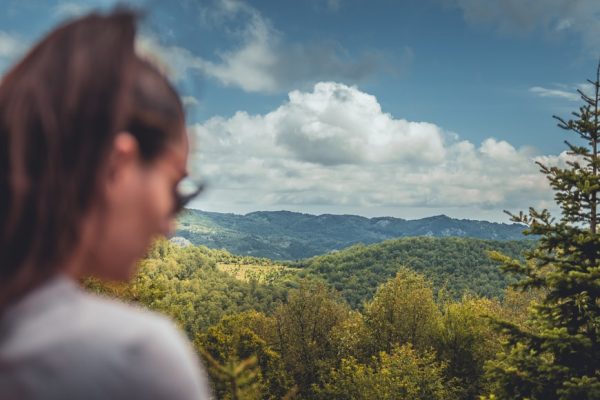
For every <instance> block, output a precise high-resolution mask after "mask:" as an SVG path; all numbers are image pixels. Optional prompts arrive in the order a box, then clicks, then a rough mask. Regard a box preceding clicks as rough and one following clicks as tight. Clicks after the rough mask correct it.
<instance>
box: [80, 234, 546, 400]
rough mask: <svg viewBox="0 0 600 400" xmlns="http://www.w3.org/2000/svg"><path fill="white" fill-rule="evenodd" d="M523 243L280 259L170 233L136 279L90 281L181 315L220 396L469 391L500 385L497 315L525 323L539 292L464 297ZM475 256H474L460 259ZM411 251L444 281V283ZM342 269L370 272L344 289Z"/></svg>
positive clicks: (428, 244) (409, 242)
mask: <svg viewBox="0 0 600 400" xmlns="http://www.w3.org/2000/svg"><path fill="white" fill-rule="evenodd" d="M523 243H526V242H491V241H482V240H477V239H456V238H443V239H431V238H406V239H399V240H393V241H387V242H384V243H382V244H376V245H371V246H355V247H352V248H349V249H347V250H345V251H340V252H338V253H334V254H330V255H327V256H322V257H317V258H313V259H309V260H306V261H304V262H300V263H297V264H294V265H279V264H276V263H274V262H272V261H270V260H268V259H257V258H252V257H241V256H235V255H232V254H230V253H228V252H226V251H224V250H212V249H208V248H206V247H202V246H187V247H181V246H179V245H176V244H173V243H171V242H169V241H167V240H159V241H157V242H156V243H155V245H154V247H153V248H152V250H151V251H150V252H149V254H148V256H147V257H146V258H145V259H144V260H143V261H142V262H141V263H140V265H139V272H138V274H137V276H136V278H135V280H134V281H133V282H131V283H130V284H129V285H126V286H125V285H110V284H100V283H99V282H97V281H95V280H88V281H87V282H86V285H87V287H88V288H89V289H90V290H93V291H96V292H98V293H102V294H106V295H110V296H115V297H119V298H121V299H123V300H126V301H131V302H136V303H138V304H143V305H144V306H146V307H148V308H150V309H153V310H156V311H159V312H162V313H165V314H167V315H170V316H171V317H172V318H174V319H175V320H176V321H177V322H178V324H179V325H180V326H181V328H182V329H183V330H184V331H185V332H186V334H187V335H188V337H189V338H190V340H191V341H192V342H193V343H194V345H195V347H196V349H197V351H198V353H199V355H200V356H201V357H202V358H203V359H204V361H205V365H206V366H207V367H208V371H209V373H210V376H211V380H212V382H213V384H214V390H215V394H216V395H217V398H235V396H237V398H241V399H259V398H266V399H280V398H283V397H285V396H286V395H287V396H288V398H298V399H301V398H323V399H331V398H340V399H355V398H361V399H363V398H364V399H376V398H382V399H383V398H406V399H470V398H477V397H476V395H477V394H479V393H481V392H482V390H484V388H486V387H487V386H486V385H489V382H486V378H485V373H484V372H485V371H484V364H485V362H486V361H487V360H490V359H492V358H493V356H494V355H495V353H496V352H497V351H499V350H500V342H499V335H498V333H496V332H495V331H494V330H493V328H492V326H491V324H490V320H489V316H492V315H493V316H502V317H503V318H505V319H507V320H508V321H512V322H515V323H519V324H524V319H525V314H526V311H527V307H528V305H529V303H530V302H531V301H532V300H535V299H537V298H539V296H536V295H535V294H534V293H536V292H534V291H532V292H528V293H526V294H524V293H520V292H517V291H514V290H511V289H507V288H506V282H505V281H504V280H501V279H499V280H496V281H494V282H495V286H494V288H493V291H494V292H495V293H499V294H500V296H496V297H495V298H488V297H484V296H480V295H477V294H475V290H467V291H465V294H464V295H462V296H461V297H457V295H456V294H457V293H458V292H459V291H460V290H461V288H463V287H464V286H468V285H467V284H466V283H465V282H467V281H469V277H470V274H469V271H471V272H472V273H473V277H474V278H475V277H479V276H480V275H482V274H483V275H485V274H486V273H487V272H486V271H488V270H489V271H494V272H495V271H496V270H497V269H498V267H497V263H496V264H494V263H492V262H491V261H490V260H489V258H487V259H486V258H485V257H484V255H485V251H486V250H491V249H495V250H512V251H514V252H515V253H518V251H519V250H520V249H524V248H529V247H531V244H529V245H524V244H523ZM452 252H454V253H456V254H453V253H452ZM376 254H379V256H378V257H377V256H376ZM394 254H395V256H394ZM444 255H446V256H444ZM466 255H471V256H473V257H474V258H475V260H471V261H469V262H468V263H466V264H465V265H462V266H461V265H460V262H459V260H460V259H461V258H462V257H464V256H466ZM444 257H447V260H448V263H447V266H448V267H447V268H446V269H444V267H443V264H444ZM382 259H389V260H390V261H389V262H388V263H387V264H382V263H381V260H382ZM378 260H379V261H378ZM401 260H404V261H406V262H413V264H412V265H414V267H413V268H415V269H419V268H421V271H423V272H424V271H426V270H427V268H428V267H432V268H434V270H433V271H429V272H428V275H431V274H440V275H441V276H444V277H445V278H444V279H438V281H439V284H434V282H433V281H432V280H430V279H428V278H427V277H426V275H423V274H421V273H418V272H415V269H409V268H407V267H406V266H404V265H403V264H401V262H400V261H401ZM415 260H417V261H419V262H418V263H417V262H416V261H415ZM477 262H482V264H477ZM379 264H381V265H382V267H381V268H377V267H376V266H377V265H379ZM331 265H339V266H341V268H342V269H346V275H344V277H351V276H355V277H356V276H359V275H362V277H364V278H365V279H362V278H361V280H356V281H355V282H353V283H352V284H350V282H349V283H348V286H347V290H337V289H336V286H337V285H336V283H338V282H340V279H341V281H342V282H345V280H344V279H345V278H344V277H341V278H340V277H339V274H337V273H336V272H337V271H339V268H338V269H333V270H332V271H331V275H328V269H327V266H331ZM369 265H371V266H372V267H373V268H371V269H369V268H367V267H368V266H369ZM367 270H368V273H366V272H367ZM242 272H245V273H242ZM452 276H460V279H456V280H453V279H452ZM454 283H456V284H454ZM472 288H475V286H472ZM388 373H389V374H390V375H389V376H387V375H386V374H388ZM382 374H383V375H382ZM232 382H233V383H235V385H237V386H238V387H237V389H236V390H237V394H236V395H235V396H233V393H232ZM402 393H404V394H402ZM398 396H399V397H398Z"/></svg>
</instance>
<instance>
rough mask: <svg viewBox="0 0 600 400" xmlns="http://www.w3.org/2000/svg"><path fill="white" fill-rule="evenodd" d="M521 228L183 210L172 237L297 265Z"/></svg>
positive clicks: (443, 219) (506, 234)
mask: <svg viewBox="0 0 600 400" xmlns="http://www.w3.org/2000/svg"><path fill="white" fill-rule="evenodd" d="M524 228H525V227H524V226H523V225H519V224H500V223H493V222H487V221H474V220H467V219H454V218H450V217H447V216H445V215H438V216H434V217H428V218H422V219H415V220H405V219H401V218H393V217H378V218H365V217H361V216H357V215H332V214H323V215H311V214H303V213H296V212H291V211H257V212H252V213H249V214H246V215H238V214H224V213H215V212H206V211H200V210H192V209H188V210H185V211H184V212H183V213H182V214H181V215H180V217H179V218H178V229H177V232H176V236H180V237H183V238H185V239H187V240H189V241H190V242H192V243H193V244H196V245H198V244H202V245H205V246H207V247H210V248H224V249H227V250H228V251H230V252H232V253H234V254H238V255H249V256H254V257H267V258H271V259H277V260H297V259H302V258H308V257H312V256H315V255H319V254H325V253H328V252H331V251H334V250H340V249H343V248H346V247H349V246H352V245H354V244H358V243H363V244H371V243H377V242H381V241H383V240H387V239H391V238H399V237H407V236H428V237H450V236H456V237H472V238H479V239H490V240H520V239H523V238H524V236H523V235H522V231H523V229H524Z"/></svg>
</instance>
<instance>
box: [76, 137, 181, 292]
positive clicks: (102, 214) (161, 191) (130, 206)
mask: <svg viewBox="0 0 600 400" xmlns="http://www.w3.org/2000/svg"><path fill="white" fill-rule="evenodd" d="M121 135H122V136H118V137H117V138H116V139H115V143H114V149H113V150H114V151H113V156H112V157H111V159H110V161H109V171H108V174H107V178H106V184H105V185H104V188H105V196H104V197H105V199H106V201H105V205H104V207H103V208H102V209H101V210H100V211H99V213H98V214H97V215H96V218H95V223H93V224H91V225H92V226H93V228H91V232H92V233H91V234H90V235H89V236H90V238H94V239H93V240H90V241H88V244H87V248H88V249H89V251H88V252H87V254H88V257H86V258H87V259H88V260H87V261H86V262H85V264H86V265H85V266H84V268H85V269H84V275H92V276H96V277H98V278H101V279H104V280H112V281H125V280H128V279H130V278H131V277H133V274H134V273H135V263H136V261H137V260H139V259H140V258H142V257H143V256H144V255H145V254H146V252H147V250H148V248H149V247H150V245H151V243H152V240H153V239H155V238H156V237H157V236H159V235H168V234H169V233H170V232H172V231H173V229H174V228H175V226H174V225H175V213H174V208H175V206H176V198H175V193H176V186H177V184H178V183H179V181H180V180H181V179H182V178H184V177H185V176H186V164H187V155H188V141H187V136H186V134H185V133H184V129H183V128H182V132H181V135H179V137H180V139H176V140H175V141H174V142H173V143H171V144H170V145H169V146H168V147H167V148H166V149H165V151H164V152H163V153H162V154H161V155H159V156H158V157H157V158H156V159H155V160H153V161H151V162H149V163H148V162H143V161H142V160H141V158H140V157H139V147H138V145H137V141H136V139H135V138H134V137H133V136H131V135H129V134H127V133H125V134H121ZM92 220H94V219H92Z"/></svg>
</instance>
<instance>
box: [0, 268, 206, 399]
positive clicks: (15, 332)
mask: <svg viewBox="0 0 600 400" xmlns="http://www.w3.org/2000/svg"><path fill="white" fill-rule="evenodd" d="M210 398H211V395H210V388H209V384H208V381H207V379H206V375H205V373H204V370H203V369H202V367H201V365H200V363H199V361H198V359H197V357H196V355H195V353H194V352H193V350H192V347H191V346H190V344H189V342H188V341H187V339H186V338H185V337H184V336H183V334H182V333H181V332H180V331H179V330H178V329H177V328H176V327H175V325H174V324H173V323H172V322H171V321H170V320H169V319H167V318H165V317H163V316H161V315H159V314H155V313H152V312H149V311H144V310H141V309H138V308H135V307H133V306H129V305H126V304H123V303H120V302H117V301H114V300H110V299H105V298H102V297H98V296H94V295H92V294H89V293H86V292H84V291H83V290H82V289H81V288H79V286H78V285H77V284H76V283H75V282H74V281H72V280H71V279H69V278H67V277H66V276H59V277H56V278H53V279H51V280H50V281H48V282H47V283H45V284H44V285H42V286H41V287H39V288H37V289H35V290H33V291H32V292H31V293H29V294H28V295H26V296H25V297H24V298H22V299H21V300H20V301H18V302H17V303H15V304H14V305H11V306H10V307H9V308H8V309H6V311H5V312H4V313H3V315H1V316H0V399H2V400H4V399H7V400H8V399H23V400H36V399H48V400H53V399H57V400H58V399H61V400H63V399H115V400H120V399H157V400H158V399H170V400H171V399H172V400H180V399H181V400H187V399H210Z"/></svg>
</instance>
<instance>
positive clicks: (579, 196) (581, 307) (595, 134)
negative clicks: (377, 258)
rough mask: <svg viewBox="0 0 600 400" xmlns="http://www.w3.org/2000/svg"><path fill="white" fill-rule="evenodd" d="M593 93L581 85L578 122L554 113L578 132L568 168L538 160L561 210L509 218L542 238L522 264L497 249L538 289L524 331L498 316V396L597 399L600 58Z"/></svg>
mask: <svg viewBox="0 0 600 400" xmlns="http://www.w3.org/2000/svg"><path fill="white" fill-rule="evenodd" d="M588 82H589V83H590V84H591V87H592V93H591V94H587V93H585V92H584V91H583V90H578V92H579V95H580V96H581V99H582V100H583V106H581V107H580V108H579V111H578V112H573V113H572V116H573V117H574V118H573V119H569V120H564V119H562V118H560V117H556V116H554V118H556V119H557V121H558V126H559V127H561V128H562V129H565V130H567V131H570V132H572V133H574V134H575V136H576V138H577V140H578V143H581V144H580V145H575V144H572V143H571V142H569V141H566V142H565V143H566V145H567V147H568V153H569V155H570V158H569V159H570V161H568V162H567V164H566V166H565V167H561V166H548V165H544V164H542V163H538V165H539V167H540V170H541V172H542V173H543V174H545V175H546V177H547V178H548V180H549V183H550V186H551V188H552V190H553V191H554V192H555V196H554V199H555V201H556V203H557V205H558V206H559V207H560V210H561V215H560V217H558V219H556V218H553V217H552V216H551V214H550V212H549V211H548V210H543V211H537V210H535V209H533V208H530V209H529V212H528V213H526V214H525V213H523V212H521V213H520V214H518V215H512V214H511V216H512V219H513V221H515V222H521V223H524V224H526V225H527V226H528V229H527V231H526V234H530V235H539V242H538V246H537V247H536V248H535V249H534V250H532V251H530V252H528V253H526V254H525V261H524V262H520V261H518V260H513V259H510V258H508V257H506V256H502V255H501V254H498V253H495V254H493V255H492V257H493V258H495V259H496V260H499V261H501V262H502V263H503V269H504V270H505V271H509V272H512V273H516V274H518V275H520V276H521V278H522V279H521V280H520V281H519V283H518V284H517V286H518V287H519V288H521V289H523V290H528V289H541V290H542V291H543V293H544V296H543V299H542V301H540V302H539V303H538V304H535V305H534V306H533V307H532V308H531V310H530V315H529V321H528V324H527V328H524V327H523V326H517V325H515V324H511V323H508V322H500V321H497V324H498V326H499V327H500V329H501V331H502V332H503V333H504V334H505V335H506V338H507V341H506V345H507V346H506V352H505V353H503V354H501V355H500V356H499V357H498V358H497V359H496V360H494V361H492V362H490V363H489V364H488V366H487V367H488V377H489V378H490V380H491V381H492V382H493V385H494V390H493V395H491V396H490V397H489V398H497V399H522V398H529V399H578V400H580V399H600V343H599V338H600V235H599V234H598V232H597V230H598V211H599V210H598V201H599V200H600V198H599V196H598V193H599V192H600V176H599V172H600V171H599V169H600V157H599V155H598V140H599V139H600V121H599V117H600V110H599V106H600V63H599V64H598V68H597V70H596V79H595V80H594V81H592V80H588Z"/></svg>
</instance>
